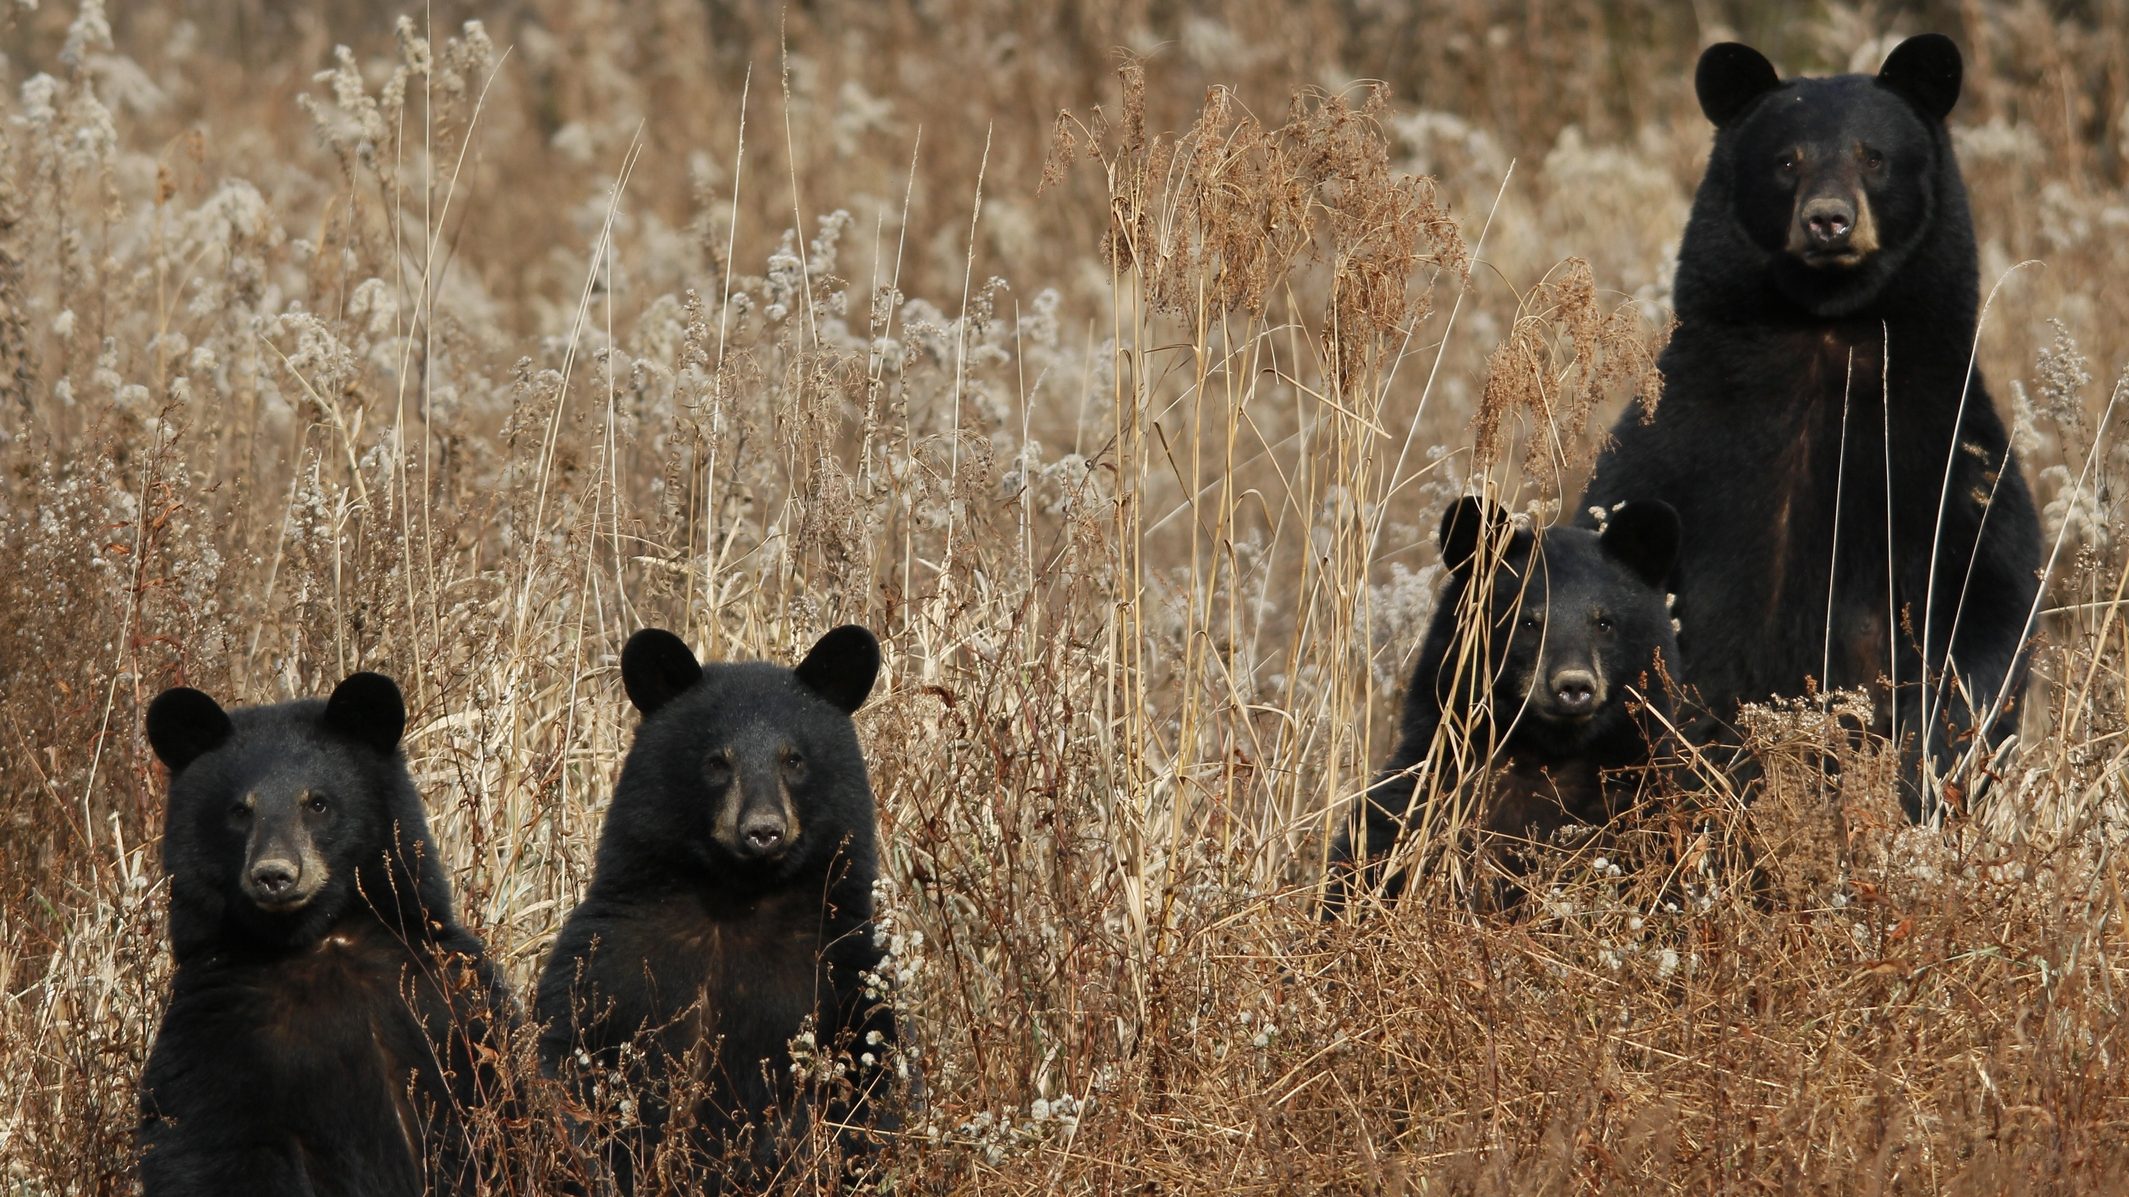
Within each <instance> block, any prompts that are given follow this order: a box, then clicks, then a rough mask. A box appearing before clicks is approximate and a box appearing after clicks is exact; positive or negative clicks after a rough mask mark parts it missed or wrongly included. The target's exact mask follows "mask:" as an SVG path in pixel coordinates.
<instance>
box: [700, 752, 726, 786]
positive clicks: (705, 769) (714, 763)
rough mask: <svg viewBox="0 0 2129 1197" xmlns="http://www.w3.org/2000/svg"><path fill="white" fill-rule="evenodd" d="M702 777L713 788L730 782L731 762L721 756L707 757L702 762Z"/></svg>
mask: <svg viewBox="0 0 2129 1197" xmlns="http://www.w3.org/2000/svg"><path fill="white" fill-rule="evenodd" d="M702 777H703V780H705V781H707V782H709V783H710V784H711V785H713V786H721V785H723V784H724V783H726V782H728V781H730V780H732V762H731V761H729V760H727V759H725V757H723V756H722V755H719V756H713V757H709V758H707V759H705V760H704V761H703V762H702Z"/></svg>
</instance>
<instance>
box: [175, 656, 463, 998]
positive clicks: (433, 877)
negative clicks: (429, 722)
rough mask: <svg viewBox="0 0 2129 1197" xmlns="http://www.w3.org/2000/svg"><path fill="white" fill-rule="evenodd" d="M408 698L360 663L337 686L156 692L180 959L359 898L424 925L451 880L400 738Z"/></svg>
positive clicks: (301, 935) (275, 942)
mask: <svg viewBox="0 0 2129 1197" xmlns="http://www.w3.org/2000/svg"><path fill="white" fill-rule="evenodd" d="M405 728H406V705H405V703H404V702H403V701H402V699H401V697H400V693H399V687H398V686H397V685H396V684H395V683H394V682H393V681H392V679H390V678H388V677H384V676H382V675H380V674H375V673H357V674H354V675H352V676H350V677H349V678H348V679H347V680H346V681H343V682H341V683H340V685H339V686H338V687H337V688H335V689H334V691H333V693H332V697H330V698H328V699H326V700H324V701H319V700H316V699H308V700H302V701H297V702H285V703H277V704H272V705H267V706H255V707H239V708H237V709H236V710H233V711H230V710H224V709H223V708H222V706H221V704H219V703H217V702H216V701H215V700H214V699H212V698H210V697H208V696H207V695H205V694H203V693H201V692H200V691H198V690H194V689H190V688H188V687H183V686H180V687H176V688H173V689H170V690H165V691H163V692H162V693H161V694H159V695H157V696H156V698H155V700H154V701H153V702H152V703H150V704H149V706H148V717H147V730H148V742H149V744H150V745H151V746H153V748H154V749H155V754H156V756H157V757H159V758H160V759H161V760H162V762H163V763H164V764H165V765H167V766H168V767H169V769H170V804H169V816H168V819H167V823H166V826H165V830H164V841H163V862H164V868H165V871H166V872H167V873H168V874H169V877H170V887H171V936H172V939H173V942H174V943H175V944H176V945H177V947H178V957H179V959H180V960H182V959H184V958H185V956H186V955H187V953H188V951H189V950H190V949H192V948H194V947H198V946H201V945H206V944H220V945H222V946H225V947H227V946H233V945H236V944H239V943H244V942H248V943H249V944H250V945H252V946H261V947H269V948H289V947H298V946H302V945H304V944H307V943H312V942H315V941H317V940H318V939H320V938H322V937H323V936H324V935H325V934H326V933H327V932H328V931H329V930H330V929H331V928H332V927H333V926H334V924H336V923H338V922H339V921H340V920H341V919H342V918H343V917H345V916H346V915H348V914H349V913H350V912H351V911H353V910H355V909H357V908H360V909H363V910H368V911H374V912H376V913H377V914H378V916H379V917H382V918H384V919H385V920H386V921H387V922H388V923H389V924H391V925H393V926H395V927H401V928H413V929H416V930H418V929H419V928H420V927H421V926H422V924H423V922H424V920H425V919H426V918H428V917H432V916H433V917H438V918H443V919H446V920H448V919H449V917H450V913H449V899H448V896H447V895H448V892H449V890H448V883H447V882H446V881H445V879H444V875H443V872H442V866H441V864H440V862H438V860H437V859H436V853H435V851H434V848H433V845H431V843H430V842H429V838H428V823H427V819H426V817H425V815H424V814H423V811H422V808H421V801H420V798H419V796H418V795H417V794H416V793H415V790H414V783H413V780H412V778H411V777H409V775H408V773H407V767H406V761H405V759H404V758H403V757H402V756H401V755H400V752H399V738H400V734H401V733H402V732H403V731H404V730H405Z"/></svg>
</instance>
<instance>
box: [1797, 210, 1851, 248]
mask: <svg viewBox="0 0 2129 1197" xmlns="http://www.w3.org/2000/svg"><path fill="white" fill-rule="evenodd" d="M1802 216H1803V220H1804V236H1805V239H1806V240H1807V241H1809V242H1810V244H1811V245H1812V246H1813V247H1816V248H1825V249H1834V248H1839V247H1842V246H1846V245H1847V244H1848V234H1849V233H1851V232H1853V231H1854V229H1855V205H1853V204H1851V203H1849V202H1847V201H1846V200H1838V199H1815V200H1812V201H1811V202H1810V203H1808V204H1805V205H1804V210H1803V213H1802Z"/></svg>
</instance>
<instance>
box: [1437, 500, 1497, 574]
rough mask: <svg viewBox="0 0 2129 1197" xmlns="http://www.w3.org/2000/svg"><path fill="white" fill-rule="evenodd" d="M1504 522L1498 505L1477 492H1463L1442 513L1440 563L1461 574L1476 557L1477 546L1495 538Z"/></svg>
mask: <svg viewBox="0 0 2129 1197" xmlns="http://www.w3.org/2000/svg"><path fill="white" fill-rule="evenodd" d="M1508 522H1509V516H1508V513H1507V512H1506V511H1505V510H1503V509H1502V508H1501V506H1500V504H1498V503H1495V502H1493V501H1491V500H1489V499H1482V498H1479V497H1478V496H1477V495H1465V496H1464V497H1463V498H1461V499H1458V500H1457V501H1456V502H1454V503H1451V504H1449V510H1447V511H1444V512H1443V513H1442V530H1441V547H1442V564H1443V565H1446V566H1448V567H1449V572H1450V573H1452V574H1460V573H1463V572H1464V571H1465V570H1467V569H1469V568H1470V567H1471V561H1472V558H1474V557H1476V556H1478V551H1479V547H1480V546H1481V545H1483V544H1485V543H1486V542H1487V541H1490V540H1493V539H1495V538H1496V537H1498V536H1499V535H1500V531H1501V527H1502V525H1504V524H1506V523H1508Z"/></svg>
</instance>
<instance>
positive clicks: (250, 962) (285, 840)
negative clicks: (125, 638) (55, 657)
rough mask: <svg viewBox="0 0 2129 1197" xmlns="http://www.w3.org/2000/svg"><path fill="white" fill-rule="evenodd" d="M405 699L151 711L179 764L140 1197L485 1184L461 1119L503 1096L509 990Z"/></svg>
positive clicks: (365, 683)
mask: <svg viewBox="0 0 2129 1197" xmlns="http://www.w3.org/2000/svg"><path fill="white" fill-rule="evenodd" d="M405 726H406V708H405V706H404V705H403V704H402V702H401V700H400V696H399V687H398V686H396V685H394V684H393V682H392V680H391V679H390V678H386V677H381V676H379V675H377V674H374V673H358V674H355V675H353V676H352V677H349V678H348V679H347V680H346V681H344V682H342V683H340V685H339V687H338V688H337V689H335V690H334V691H333V695H332V697H331V698H330V699H328V700H325V701H322V702H321V701H318V700H316V699H311V700H306V701H301V702H284V703H279V704H276V705H272V706H259V707H245V708H239V709H237V710H234V711H224V710H223V709H222V708H221V706H220V705H218V704H217V703H216V702H215V701H214V700H213V699H211V698H209V697H207V696H206V695H205V694H202V693H200V692H199V691H197V690H191V689H185V688H178V689H172V690H166V691H164V692H163V693H162V694H161V695H159V696H157V698H156V699H155V701H154V702H153V703H151V704H150V705H149V707H148V740H149V742H150V743H151V744H152V745H153V746H154V748H155V753H156V755H157V756H158V757H161V758H162V761H163V763H164V764H166V765H168V766H169V767H170V809H169V819H168V823H167V826H166V828H165V830H164V836H163V870H164V872H165V873H166V874H167V875H168V876H169V879H170V944H171V949H172V952H173V954H174V955H175V956H176V960H177V969H176V974H175V976H174V977H173V978H172V980H171V992H170V1006H169V1009H168V1011H167V1012H166V1013H165V1014H164V1015H163V1022H162V1027H161V1029H160V1030H158V1031H157V1032H156V1036H155V1044H154V1047H153V1048H152V1049H151V1050H150V1052H149V1054H148V1067H147V1072H146V1075H145V1077H144V1078H143V1085H142V1088H143V1092H142V1100H141V1106H142V1110H141V1113H142V1117H141V1127H140V1147H141V1163H140V1173H141V1181H142V1185H143V1187H144V1188H145V1190H146V1192H147V1195H148V1197H173V1195H190V1194H200V1195H207V1194H214V1195H221V1194H229V1193H308V1194H321V1195H322V1194H364V1195H366V1197H375V1195H378V1194H392V1195H404V1197H420V1195H421V1194H424V1193H456V1192H467V1193H471V1192H473V1191H474V1188H475V1185H476V1184H477V1177H476V1176H475V1175H474V1172H475V1169H476V1167H477V1164H478V1160H477V1159H476V1154H477V1153H476V1152H475V1151H474V1150H473V1149H472V1147H471V1146H470V1145H469V1141H468V1135H467V1128H466V1123H465V1119H464V1115H465V1114H466V1113H467V1112H468V1111H471V1110H474V1109H476V1108H478V1107H481V1106H483V1105H485V1104H486V1103H487V1102H488V1101H489V1100H490V1098H491V1097H492V1096H493V1095H494V1093H495V1077H494V1074H493V1072H492V1070H491V1066H492V1064H493V1062H494V1061H495V1060H496V1059H497V1058H498V1056H499V1055H500V1053H501V1051H502V1050H503V1047H502V1042H501V1040H502V1037H503V1035H504V1034H506V1032H507V1030H508V1028H509V1027H510V1025H511V1015H510V1010H509V1005H508V999H507V996H506V994H505V991H504V989H503V986H502V983H501V981H500V979H499V977H498V976H497V974H496V972H495V970H494V969H493V968H492V967H491V966H490V964H489V963H488V960H487V957H486V956H485V954H484V953H483V952H482V951H481V945H480V943H479V941H478V940H476V939H475V938H474V937H473V936H472V934H470V933H469V932H467V931H466V930H465V929H464V928H462V927H460V926H459V925H458V923H457V921H456V920H455V919H454V918H453V916H452V911H451V890H450V885H449V883H448V882H447V881H446V880H445V877H444V872H443V867H442V864H441V862H439V861H438V859H437V855H436V845H435V843H434V842H433V841H432V840H431V839H430V838H429V827H428V820H427V818H426V817H425V816H424V814H423V812H422V806H421V799H420V797H419V796H418V795H417V794H416V793H415V791H414V783H413V781H412V779H411V778H410V777H409V776H408V774H407V767H406V762H405V760H404V759H403V758H402V757H401V756H400V753H399V736H400V733H401V731H402V730H403V729H404V728H405Z"/></svg>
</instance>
